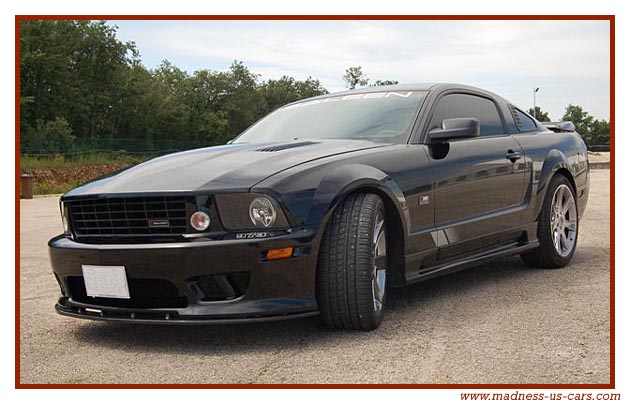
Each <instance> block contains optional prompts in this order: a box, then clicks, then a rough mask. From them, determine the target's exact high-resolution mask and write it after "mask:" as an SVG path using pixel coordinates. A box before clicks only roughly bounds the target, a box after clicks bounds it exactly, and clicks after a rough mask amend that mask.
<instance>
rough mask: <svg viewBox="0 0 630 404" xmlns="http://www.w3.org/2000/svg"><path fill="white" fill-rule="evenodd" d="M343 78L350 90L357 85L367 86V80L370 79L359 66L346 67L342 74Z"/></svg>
mask: <svg viewBox="0 0 630 404" xmlns="http://www.w3.org/2000/svg"><path fill="white" fill-rule="evenodd" d="M343 80H344V81H345V82H346V86H347V87H348V88H349V89H350V90H353V89H354V88H356V87H357V86H359V87H364V86H367V84H368V82H369V81H370V80H369V79H368V78H367V77H365V74H364V73H363V70H362V69H361V66H354V67H349V68H347V69H346V73H345V74H344V75H343Z"/></svg>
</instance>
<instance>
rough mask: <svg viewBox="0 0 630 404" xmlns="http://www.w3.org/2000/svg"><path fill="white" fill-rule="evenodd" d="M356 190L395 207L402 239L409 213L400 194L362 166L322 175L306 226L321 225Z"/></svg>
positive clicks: (391, 183) (372, 169)
mask: <svg viewBox="0 0 630 404" xmlns="http://www.w3.org/2000/svg"><path fill="white" fill-rule="evenodd" d="M359 189H365V190H371V191H373V192H375V193H377V194H379V195H380V196H381V198H387V200H385V201H384V202H385V203H389V204H390V205H391V206H393V207H395V209H396V211H397V213H398V217H399V219H400V222H401V223H400V224H401V225H402V230H403V233H404V235H405V237H406V235H407V234H409V233H408V230H409V223H410V218H409V209H408V207H407V202H406V199H405V195H404V194H403V192H402V190H401V189H400V187H399V186H398V185H397V184H396V182H395V181H394V180H393V179H391V178H390V177H389V176H388V175H387V174H385V173H384V172H383V171H381V170H379V169H377V168H375V167H372V166H368V165H365V164H347V165H343V166H340V167H336V168H334V169H332V170H331V171H329V172H328V173H326V175H325V176H324V177H323V178H322V179H321V181H320V183H319V186H318V187H317V191H316V192H315V194H314V195H313V199H312V208H311V210H310V212H309V215H308V218H307V223H309V224H311V225H320V224H321V225H324V224H325V223H327V222H328V219H329V217H330V215H331V214H332V212H333V211H334V210H335V208H337V206H339V204H340V203H341V201H343V200H344V198H345V197H347V196H348V195H349V194H351V193H352V192H355V191H357V190H359Z"/></svg>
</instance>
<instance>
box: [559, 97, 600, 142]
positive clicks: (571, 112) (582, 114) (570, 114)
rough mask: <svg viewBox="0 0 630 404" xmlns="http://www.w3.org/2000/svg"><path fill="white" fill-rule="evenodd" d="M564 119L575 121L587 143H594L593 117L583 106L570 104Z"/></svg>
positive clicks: (578, 130) (577, 128)
mask: <svg viewBox="0 0 630 404" xmlns="http://www.w3.org/2000/svg"><path fill="white" fill-rule="evenodd" d="M562 120H563V121H571V122H573V124H574V125H575V129H576V131H577V132H578V133H579V134H580V135H582V136H583V137H584V139H585V141H586V144H588V145H591V144H592V143H591V126H592V125H593V117H592V116H591V115H589V114H588V113H587V112H586V111H584V109H583V108H582V107H581V106H579V105H573V104H569V106H568V107H567V108H566V109H565V112H564V115H563V116H562Z"/></svg>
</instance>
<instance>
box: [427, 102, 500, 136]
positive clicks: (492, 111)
mask: <svg viewBox="0 0 630 404" xmlns="http://www.w3.org/2000/svg"><path fill="white" fill-rule="evenodd" d="M451 118H477V120H479V126H480V128H479V129H480V136H495V135H502V134H504V133H505V131H504V130H503V123H502V121H501V117H500V116H499V111H498V110H497V107H496V105H495V104H494V102H492V101H490V100H489V99H487V98H483V97H479V96H476V95H470V94H448V95H445V96H444V97H442V98H440V100H439V101H438V104H437V106H436V108H435V110H434V111H433V117H432V119H431V125H430V126H429V129H433V128H437V127H440V126H441V125H442V121H443V120H445V119H451Z"/></svg>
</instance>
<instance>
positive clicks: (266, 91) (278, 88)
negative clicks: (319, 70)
mask: <svg viewBox="0 0 630 404" xmlns="http://www.w3.org/2000/svg"><path fill="white" fill-rule="evenodd" d="M259 90H260V92H261V93H262V96H263V98H264V100H265V111H264V112H265V113H269V112H271V111H273V110H274V109H276V108H279V107H281V106H283V105H286V104H288V103H291V102H294V101H297V100H301V99H303V98H309V97H315V96H318V95H322V94H326V93H328V91H327V90H326V89H325V88H324V87H322V85H321V83H320V82H319V80H316V79H313V78H312V77H308V78H307V79H306V80H304V81H299V80H296V79H294V78H293V77H289V76H282V77H280V79H278V80H267V81H266V82H264V83H262V85H261V86H260V89H259Z"/></svg>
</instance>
